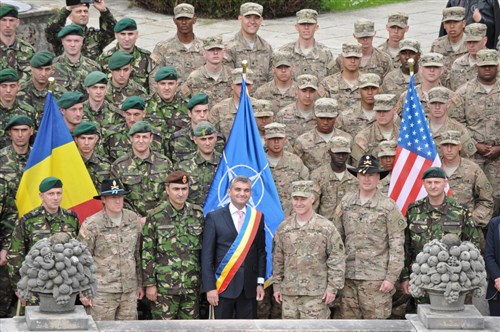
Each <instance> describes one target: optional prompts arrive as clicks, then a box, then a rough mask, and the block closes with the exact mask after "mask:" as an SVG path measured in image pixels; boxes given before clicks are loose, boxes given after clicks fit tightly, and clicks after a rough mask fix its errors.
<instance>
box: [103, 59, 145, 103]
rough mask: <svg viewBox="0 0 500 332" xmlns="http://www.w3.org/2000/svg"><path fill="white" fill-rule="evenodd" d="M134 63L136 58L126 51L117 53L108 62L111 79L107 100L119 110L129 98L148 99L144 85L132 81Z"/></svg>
mask: <svg viewBox="0 0 500 332" xmlns="http://www.w3.org/2000/svg"><path fill="white" fill-rule="evenodd" d="M133 61H134V57H133V56H132V55H131V54H130V53H128V52H125V51H116V52H115V53H113V55H111V57H110V58H109V61H108V69H109V71H110V72H111V79H110V80H109V82H108V91H107V92H106V100H107V101H109V102H110V103H111V104H113V105H115V106H116V107H118V108H120V106H121V104H122V103H123V102H124V101H125V99H126V98H127V97H131V96H139V97H142V98H146V97H147V94H148V93H147V91H146V89H145V88H144V87H143V86H142V85H140V84H139V83H137V82H136V81H134V80H132V79H131V75H132V71H133V69H132V62H133Z"/></svg>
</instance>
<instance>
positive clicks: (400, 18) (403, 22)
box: [387, 12, 408, 29]
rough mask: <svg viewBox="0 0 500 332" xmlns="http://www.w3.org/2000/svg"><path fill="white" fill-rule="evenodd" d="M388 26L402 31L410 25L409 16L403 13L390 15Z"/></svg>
mask: <svg viewBox="0 0 500 332" xmlns="http://www.w3.org/2000/svg"><path fill="white" fill-rule="evenodd" d="M387 25H388V26H389V27H393V26H397V27H400V28H402V29H404V28H406V26H407V25H408V14H406V13H403V12H393V13H390V14H389V17H388V18H387Z"/></svg>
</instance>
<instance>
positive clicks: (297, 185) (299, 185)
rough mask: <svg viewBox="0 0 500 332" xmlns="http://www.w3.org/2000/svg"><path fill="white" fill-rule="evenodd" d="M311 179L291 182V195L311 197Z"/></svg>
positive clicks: (312, 185)
mask: <svg viewBox="0 0 500 332" xmlns="http://www.w3.org/2000/svg"><path fill="white" fill-rule="evenodd" d="M313 188H314V182H313V181H294V182H292V196H293V197H295V196H299V197H311V196H312V195H313V194H314V190H313Z"/></svg>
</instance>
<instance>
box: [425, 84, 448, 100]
mask: <svg viewBox="0 0 500 332" xmlns="http://www.w3.org/2000/svg"><path fill="white" fill-rule="evenodd" d="M427 97H428V98H429V103H442V104H446V103H447V102H448V100H449V99H450V90H448V89H447V88H445V87H442V86H437V87H434V88H432V89H430V90H429V92H428V93H427Z"/></svg>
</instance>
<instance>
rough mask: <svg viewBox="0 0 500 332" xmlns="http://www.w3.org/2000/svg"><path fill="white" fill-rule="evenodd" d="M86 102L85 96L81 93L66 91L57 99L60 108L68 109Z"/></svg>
mask: <svg viewBox="0 0 500 332" xmlns="http://www.w3.org/2000/svg"><path fill="white" fill-rule="evenodd" d="M84 100H85V96H84V95H83V93H81V92H80V91H66V92H65V93H63V94H62V95H61V97H59V99H57V101H56V103H57V106H59V108H63V109H67V108H70V107H73V106H74V105H76V104H80V103H83V101H84Z"/></svg>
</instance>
